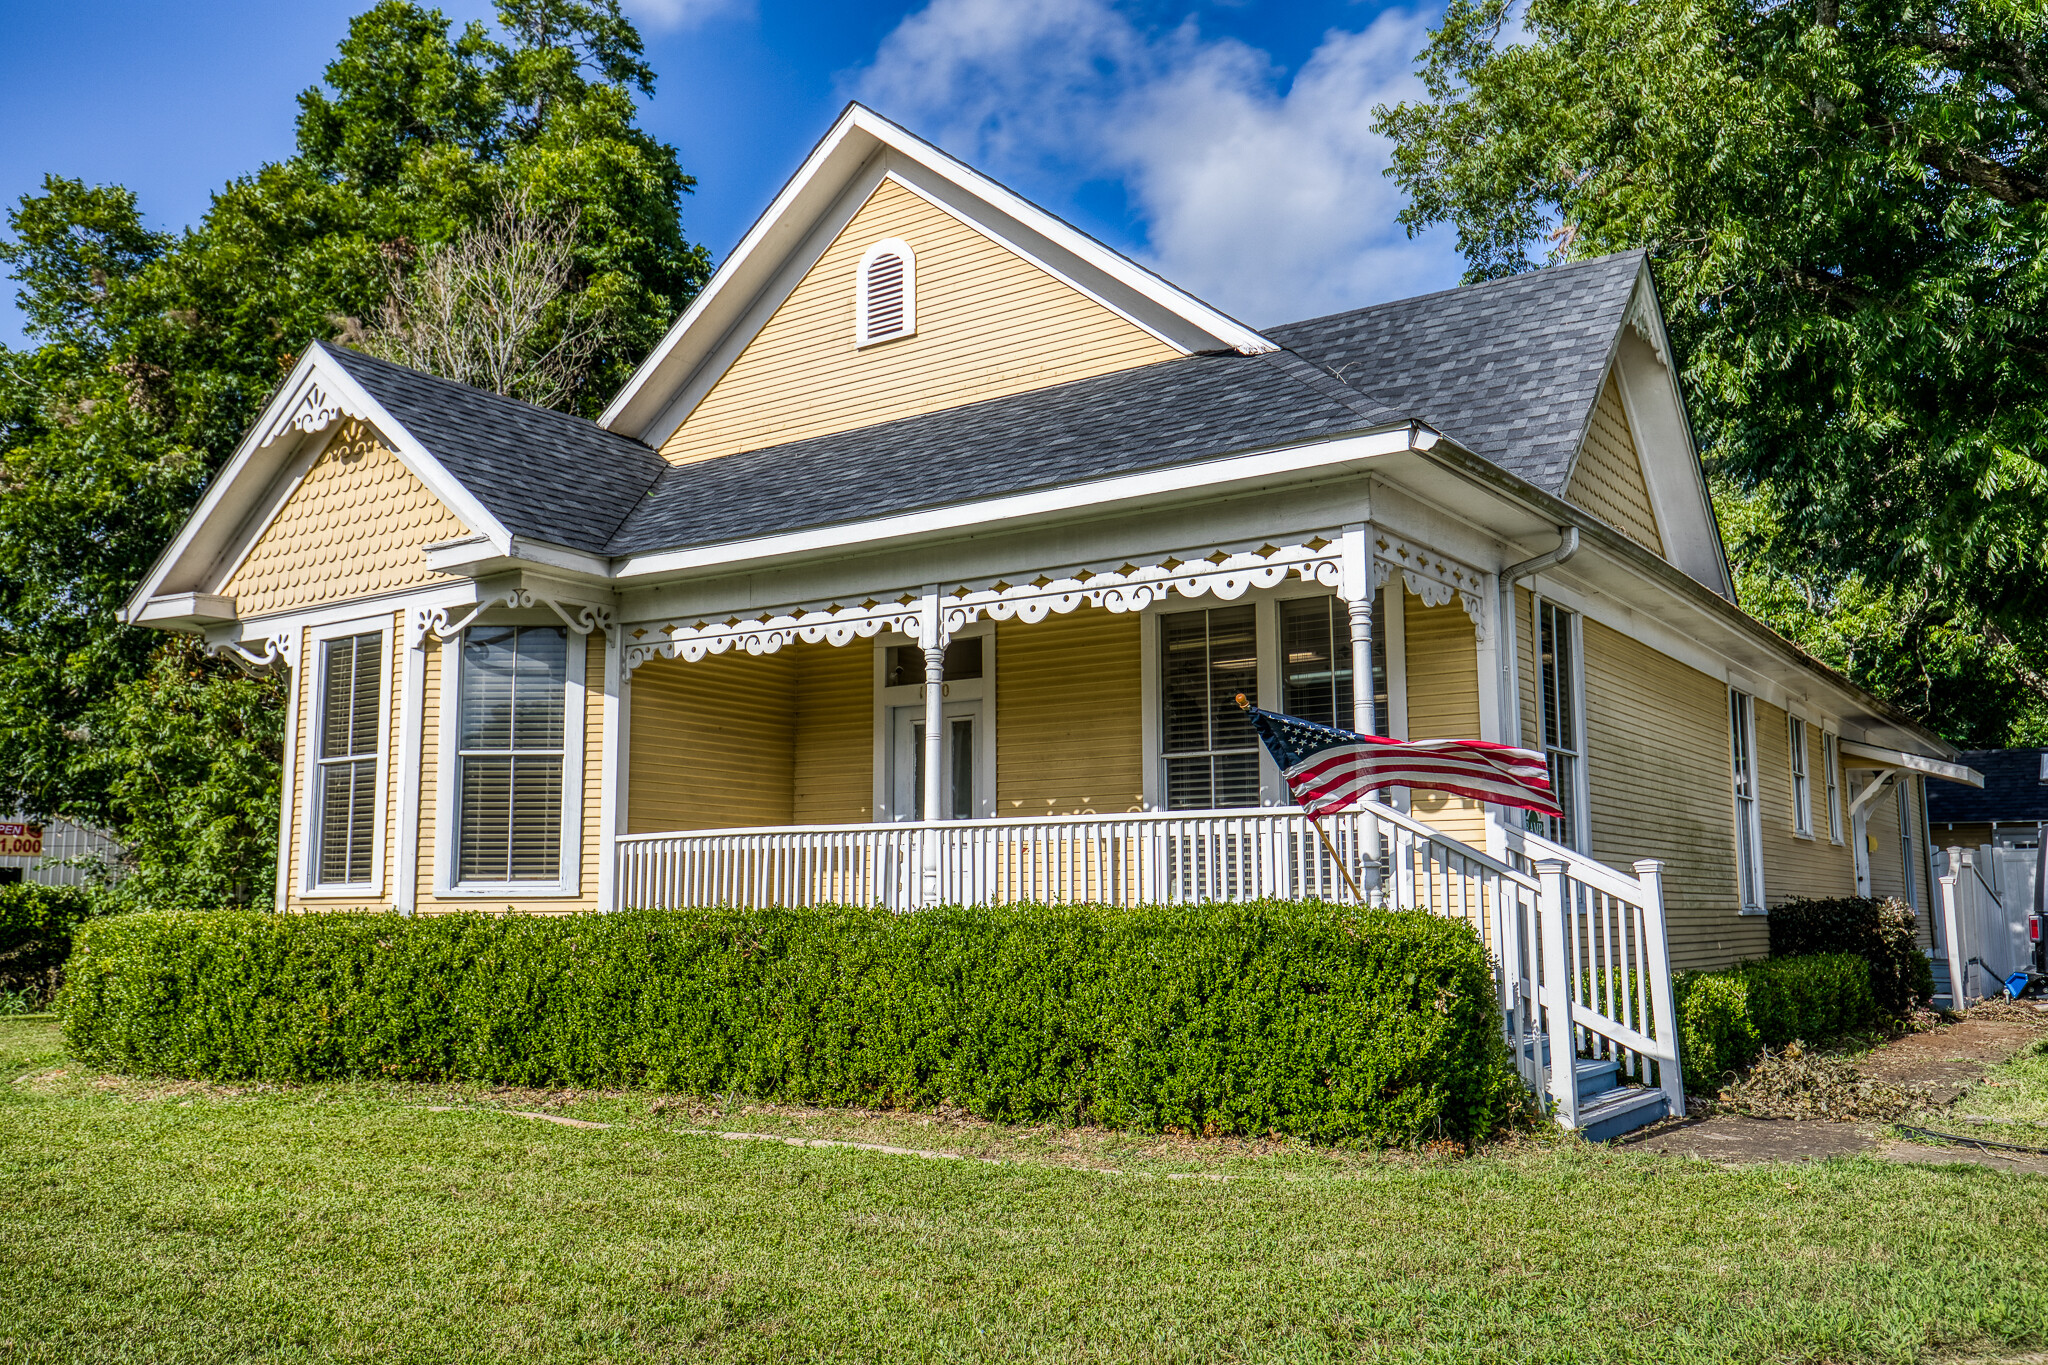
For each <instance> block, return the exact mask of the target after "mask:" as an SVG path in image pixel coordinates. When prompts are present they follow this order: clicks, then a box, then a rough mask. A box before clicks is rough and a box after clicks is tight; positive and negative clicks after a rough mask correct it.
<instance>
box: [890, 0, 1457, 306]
mask: <svg viewBox="0 0 2048 1365" xmlns="http://www.w3.org/2000/svg"><path fill="white" fill-rule="evenodd" d="M1430 18H1431V15H1430V14H1428V13H1426V12H1421V11H1404V10H1387V11H1385V12H1383V13H1382V14H1381V15H1380V16H1379V17H1378V18H1377V19H1375V20H1374V21H1373V22H1372V23H1371V24H1370V25H1369V26H1368V27H1366V28H1365V29H1364V30H1363V31H1359V32H1347V31H1344V30H1338V29H1333V30H1331V31H1330V32H1329V33H1327V34H1325V35H1324V37H1323V41H1322V42H1321V44H1320V45H1319V46H1318V47H1317V48H1316V50H1315V52H1314V53H1313V55H1311V56H1310V58H1309V59H1308V61H1306V62H1305V63H1303V64H1302V66H1301V68H1300V69H1299V70H1298V71H1296V72H1295V73H1294V75H1293V78H1292V79H1291V80H1285V79H1283V73H1282V72H1280V71H1278V70H1277V69H1276V68H1275V66H1274V64H1273V62H1272V60H1271V59H1270V58H1269V57H1268V56H1267V54H1265V53H1264V52H1261V51H1259V50H1258V49H1256V48H1253V47H1250V46H1247V45H1246V44H1244V43H1241V42H1238V41H1236V40H1234V39H1230V38H1208V37H1204V36H1203V35H1202V34H1201V32H1200V31H1199V30H1198V28H1197V27H1196V25H1195V23H1194V21H1193V20H1192V19H1190V20H1188V21H1187V22H1185V23H1183V24H1181V25H1180V26H1178V27H1176V28H1172V29H1164V30H1147V29H1144V28H1142V27H1140V26H1139V25H1138V24H1137V23H1135V22H1134V21H1133V20H1132V19H1131V18H1129V17H1128V16H1127V15H1126V14H1125V13H1124V12H1123V11H1122V10H1120V9H1118V8H1117V7H1116V5H1115V4H1114V3H1112V0H1036V2H1035V3H1029V4H1020V3H1017V0H932V3H931V4H930V5H929V6H928V7H927V8H925V9H924V10H921V11H919V12H918V13H916V14H913V15H911V16H910V17H908V18H906V19H905V20H904V21H903V22H902V23H901V24H900V25H898V27H897V28H896V30H895V31H894V32H893V33H891V34H890V35H889V37H888V38H887V39H885V40H884V41H883V43H882V45H881V48H880V49H879V50H878V51H877V53H876V56H875V60H874V62H873V63H872V65H870V66H869V67H868V68H867V69H866V70H864V71H862V72H861V73H860V74H859V76H858V77H857V79H856V81H855V84H854V92H855V94H856V96H857V97H858V98H860V99H862V100H864V101H866V102H868V103H870V104H872V105H874V106H875V107H876V108H877V109H879V110H881V111H882V112H883V113H885V114H888V115H889V116H891V117H893V118H896V119H898V120H900V121H902V122H904V123H906V124H908V125H909V126H911V127H915V128H917V129H919V130H920V131H921V132H924V133H926V134H927V135H928V136H931V137H933V138H934V140H936V141H938V142H939V143H940V144H941V145H943V146H945V147H946V148H947V149H948V150H950V151H952V152H953V153H954V154H955V155H958V156H961V157H963V158H965V159H967V160H969V161H971V162H974V163H975V164H977V165H979V166H981V167H983V168H984V169H986V170H988V171H989V172H990V173H991V174H994V175H997V176H998V177H1002V178H1012V177H1015V178H1017V179H1019V180H1022V181H1024V182H1025V184H1023V185H1020V188H1025V187H1026V185H1036V186H1039V187H1041V188H1043V187H1045V186H1049V185H1059V186H1067V187H1073V186H1076V185H1078V184H1079V183H1081V182H1084V181H1091V180H1117V181H1121V182H1122V185H1123V190H1124V194H1125V198H1126V202H1127V203H1128V204H1129V206H1130V209H1131V211H1132V213H1133V214H1134V215H1135V216H1136V217H1137V218H1138V219H1139V220H1140V222H1141V223H1142V227H1143V235H1144V237H1145V240H1146V241H1147V243H1148V244H1149V250H1148V252H1147V253H1146V254H1147V256H1148V264H1151V265H1153V266H1154V267H1155V268H1156V269H1158V270H1159V271H1160V272H1161V273H1162V274H1164V275H1165V276H1167V277H1168V278H1169V279H1172V280H1173V281H1175V282H1176V283H1178V284H1180V285H1182V286H1184V287H1186V288H1188V289H1190V290H1192V291H1193V292H1194V293H1196V294H1198V295H1201V296H1202V297H1204V298H1206V299H1209V300H1210V301H1211V302H1214V303H1216V304H1217V305H1218V306H1220V307H1222V308H1225V309H1227V310H1229V311H1230V312H1232V313H1235V314H1237V315H1239V316H1241V317H1243V318H1245V319H1246V320H1247V321H1249V322H1252V323H1254V324H1262V323H1263V324H1270V323H1276V322H1282V321H1287V320H1290V319H1293V318H1301V317H1312V316H1315V315H1317V314H1320V313H1329V312H1336V311H1339V310H1341V309H1345V308H1351V307H1356V306H1358V305H1360V304H1365V303H1371V302H1375V301H1378V300H1382V299H1390V298H1401V297H1405V296H1407V295H1410V294H1416V293H1422V292H1426V291H1428V290H1431V289H1438V288H1443V287H1446V286H1448V285H1451V284H1454V283H1456V281H1457V276H1458V272H1459V268H1460V263H1459V261H1458V258H1457V255H1456V252H1455V250H1454V249H1453V246H1452V243H1451V242H1450V240H1449V234H1448V233H1438V234H1432V236H1431V237H1430V238H1427V239H1424V240H1422V241H1419V242H1415V241H1410V240H1408V238H1407V237H1406V235H1405V233H1404V232H1403V231H1402V229H1401V227H1400V226H1399V225H1398V224H1397V223H1396V222H1395V221H1394V215H1395V214H1396V213H1398V212H1399V211H1400V209H1401V206H1402V199H1401V194H1400V191H1399V190H1398V189H1397V188H1396V187H1395V186H1394V184H1393V182H1392V181H1390V180H1388V179H1386V178H1385V177H1384V176H1382V175H1381V174H1380V172H1381V169H1382V168H1383V167H1385V166H1386V164H1387V159H1388V151H1389V147H1388V144H1387V142H1386V140H1385V139H1384V138H1380V137H1376V136H1374V135H1373V133H1372V132H1371V122H1372V109H1373V106H1374V105H1376V104H1381V103H1389V102H1393V101H1396V100H1400V99H1404V98H1409V97H1412V96H1414V95H1416V94H1418V93H1419V91H1420V84H1419V82H1417V81H1416V80H1415V78H1414V76H1413V74H1412V69H1413V65H1414V56H1415V53H1416V52H1418V51H1419V50H1420V49H1421V47H1422V45H1423V42H1424V34H1425V30H1426V28H1427V25H1428V23H1429V21H1430Z"/></svg>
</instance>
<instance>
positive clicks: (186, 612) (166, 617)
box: [128, 592, 235, 627]
mask: <svg viewBox="0 0 2048 1365" xmlns="http://www.w3.org/2000/svg"><path fill="white" fill-rule="evenodd" d="M234 619H235V599H234V598H232V597H222V596H221V595H220V594H218V593H211V592H173V593H166V594H164V595H163V596H162V597H152V598H150V599H149V600H147V601H145V602H143V603H142V604H141V606H140V607H138V608H136V609H135V610H134V611H133V612H132V613H130V614H129V618H128V624H129V625H135V626H159V627H171V626H192V627H197V626H217V625H221V624H224V623H226V622H228V621H232V620H234Z"/></svg>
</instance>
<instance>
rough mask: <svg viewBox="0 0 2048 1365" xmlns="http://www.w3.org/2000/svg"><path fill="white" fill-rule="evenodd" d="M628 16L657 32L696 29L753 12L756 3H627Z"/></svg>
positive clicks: (692, 0)
mask: <svg viewBox="0 0 2048 1365" xmlns="http://www.w3.org/2000/svg"><path fill="white" fill-rule="evenodd" d="M623 4H624V8H625V11H626V13H627V14H629V15H631V16H632V17H633V18H634V19H636V20H638V21H639V22H640V24H641V26H642V27H644V28H649V29H655V30H658V31H659V30H668V29H678V28H694V27H696V26H697V25H698V24H701V23H703V22H704V21H705V20H706V19H716V18H718V17H719V16H720V15H725V14H746V13H751V12H752V11H753V8H754V6H753V0H623Z"/></svg>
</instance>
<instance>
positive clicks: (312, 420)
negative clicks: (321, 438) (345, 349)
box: [257, 365, 369, 446]
mask: <svg viewBox="0 0 2048 1365" xmlns="http://www.w3.org/2000/svg"><path fill="white" fill-rule="evenodd" d="M342 417H353V418H356V419H357V420H358V421H368V420H369V414H368V413H367V412H363V411H361V410H360V409H358V408H357V406H356V405H355V404H354V403H353V402H351V401H350V400H349V399H348V398H347V397H346V396H344V395H343V394H342V392H341V390H340V388H339V386H338V385H336V384H335V383H334V381H333V380H332V379H330V378H328V377H327V376H325V375H323V374H321V373H320V370H319V367H318V365H315V367H314V368H313V369H311V370H309V371H308V372H307V374H306V378H305V380H304V381H303V382H302V383H301V384H300V385H299V389H298V392H297V393H295V394H293V395H292V398H291V401H290V402H289V403H287V404H286V405H285V408H284V411H283V412H281V413H280V414H278V416H277V419H276V420H275V421H273V422H272V423H271V424H270V425H269V426H268V427H266V428H265V429H264V432H263V439H262V440H260V441H258V442H257V444H258V445H259V446H267V445H269V444H270V443H271V442H272V441H275V440H276V439H277V438H278V437H280V436H282V435H284V434H285V433H286V432H287V431H293V430H297V431H308V432H310V431H323V430H325V429H326V428H327V427H328V425H329V424H331V423H333V422H334V421H335V420H336V419H338V418H342Z"/></svg>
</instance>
